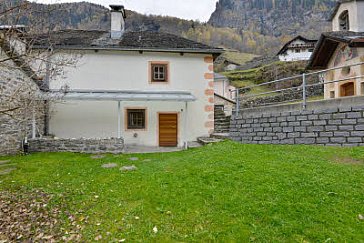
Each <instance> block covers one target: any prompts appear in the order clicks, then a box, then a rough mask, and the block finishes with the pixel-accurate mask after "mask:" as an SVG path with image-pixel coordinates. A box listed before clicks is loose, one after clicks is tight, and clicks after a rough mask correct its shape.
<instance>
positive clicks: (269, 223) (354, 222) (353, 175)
mask: <svg viewBox="0 0 364 243" xmlns="http://www.w3.org/2000/svg"><path fill="white" fill-rule="evenodd" d="M131 157H138V158H139V160H138V161H131V160H129V158H131ZM5 159H10V160H11V161H12V162H14V163H15V165H16V167H17V170H15V171H13V172H12V173H10V174H8V175H4V176H0V191H13V192H16V191H34V190H38V189H39V190H42V191H44V192H46V193H48V194H50V195H53V197H52V203H51V204H52V205H51V207H52V206H56V205H62V208H64V209H65V210H67V211H68V212H71V213H72V214H73V215H74V217H75V220H76V223H77V224H79V225H82V227H83V230H82V235H83V239H84V240H85V241H93V240H94V239H95V237H97V236H98V235H101V236H102V241H118V240H121V239H126V242H133V241H139V242H145V241H158V242H165V241H179V242H191V241H192V242H193V241H197V242H201V241H221V242H231V241H233V242H235V241H236V242H246V241H257V242H262V241H263V242H265V241H269V242H272V241H273V242H345V241H346V242H364V221H362V220H360V219H359V217H358V216H359V214H364V148H336V147H318V146H317V147H315V146H273V145H241V144H238V143H234V142H231V141H226V142H222V143H219V144H215V145H212V146H206V147H203V148H197V149H191V150H188V151H182V152H176V153H166V154H142V155H117V156H115V155H107V156H106V157H105V158H102V159H91V158H90V155H81V154H71V153H43V154H42V153H38V154H32V155H29V156H16V157H1V158H0V160H5ZM105 163H117V164H118V165H120V166H123V165H135V166H137V167H138V170H136V171H131V172H121V171H120V170H119V168H120V166H119V167H118V168H113V169H104V168H101V165H103V164H105ZM62 224H63V227H64V228H65V229H67V227H68V226H69V225H70V222H69V220H68V218H67V217H66V216H65V217H64V220H62ZM154 227H156V228H157V229H158V232H157V233H155V232H153V228H154Z"/></svg>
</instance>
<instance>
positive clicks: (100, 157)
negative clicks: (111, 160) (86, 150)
mask: <svg viewBox="0 0 364 243" xmlns="http://www.w3.org/2000/svg"><path fill="white" fill-rule="evenodd" d="M105 157H106V156H105V155H103V154H96V155H92V156H91V159H103V158H105Z"/></svg>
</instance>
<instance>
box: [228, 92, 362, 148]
mask: <svg viewBox="0 0 364 243" xmlns="http://www.w3.org/2000/svg"><path fill="white" fill-rule="evenodd" d="M230 137H231V139H233V140H235V141H239V142H242V143H251V144H318V145H336V146H363V145H364V97H352V98H343V99H337V100H324V101H317V102H311V103H308V107H307V109H305V110H302V109H301V105H300V104H296V105H282V106H272V107H265V108H259V109H258V108H257V109H247V110H241V111H240V112H239V115H238V116H236V115H235V116H233V117H232V120H231V124H230Z"/></svg>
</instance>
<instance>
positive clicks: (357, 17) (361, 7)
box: [332, 1, 364, 32]
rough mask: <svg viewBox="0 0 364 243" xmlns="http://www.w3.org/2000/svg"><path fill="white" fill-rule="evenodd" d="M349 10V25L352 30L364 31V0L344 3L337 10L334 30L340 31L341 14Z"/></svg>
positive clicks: (333, 24) (333, 21)
mask: <svg viewBox="0 0 364 243" xmlns="http://www.w3.org/2000/svg"><path fill="white" fill-rule="evenodd" d="M345 10H348V12H349V25H350V26H349V27H350V29H349V30H350V31H355V32H363V31H364V2H363V1H351V2H347V3H342V4H341V5H340V7H339V10H338V11H337V14H336V16H335V17H334V18H333V20H332V30H333V31H339V30H340V26H339V16H340V14H341V13H342V12H343V11H345Z"/></svg>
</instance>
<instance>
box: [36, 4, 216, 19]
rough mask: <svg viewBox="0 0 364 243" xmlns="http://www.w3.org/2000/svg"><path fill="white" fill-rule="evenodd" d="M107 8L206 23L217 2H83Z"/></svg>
mask: <svg viewBox="0 0 364 243" xmlns="http://www.w3.org/2000/svg"><path fill="white" fill-rule="evenodd" d="M79 1H81V0H33V2H37V3H60V2H79ZM84 1H88V2H92V3H97V4H101V5H104V6H106V7H108V6H109V5H110V4H122V5H124V6H125V8H126V9H130V10H134V11H136V12H139V13H142V14H156V15H168V16H174V17H179V18H183V19H189V20H200V21H201V22H206V21H208V20H209V17H210V15H211V13H212V12H213V11H214V10H215V5H216V2H217V0H84Z"/></svg>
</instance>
